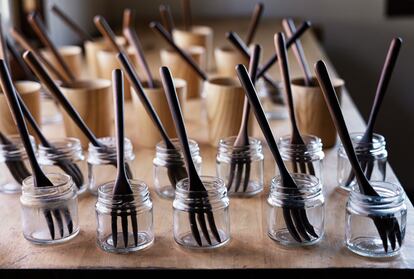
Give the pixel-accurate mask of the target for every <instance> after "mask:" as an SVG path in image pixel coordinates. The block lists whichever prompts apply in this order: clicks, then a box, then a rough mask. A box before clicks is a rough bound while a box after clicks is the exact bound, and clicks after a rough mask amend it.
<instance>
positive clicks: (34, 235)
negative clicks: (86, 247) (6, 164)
mask: <svg viewBox="0 0 414 279" xmlns="http://www.w3.org/2000/svg"><path fill="white" fill-rule="evenodd" d="M46 176H47V178H49V180H50V181H51V182H52V184H53V185H54V186H42V185H38V186H37V187H35V186H34V182H33V176H29V177H28V178H26V179H25V180H24V181H23V187H22V195H21V197H20V204H21V212H22V213H21V216H22V224H23V235H24V237H25V238H26V239H27V240H29V241H30V242H33V243H35V244H57V243H63V242H66V241H68V240H70V239H72V238H74V237H75V236H76V235H77V234H78V233H79V223H78V198H77V194H76V190H75V187H76V186H75V185H74V183H73V181H72V178H71V177H70V176H69V175H66V174H62V173H46Z"/></svg>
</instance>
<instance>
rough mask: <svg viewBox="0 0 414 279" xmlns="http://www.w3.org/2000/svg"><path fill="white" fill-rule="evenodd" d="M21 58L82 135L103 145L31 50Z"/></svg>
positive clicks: (94, 142) (95, 144) (98, 145)
mask: <svg viewBox="0 0 414 279" xmlns="http://www.w3.org/2000/svg"><path fill="white" fill-rule="evenodd" d="M23 59H24V61H26V63H27V64H28V65H29V67H30V69H31V70H32V71H33V72H34V73H35V75H36V76H37V77H38V79H39V80H40V81H41V82H42V83H43V85H44V86H45V87H46V88H47V90H48V91H49V92H50V93H51V94H52V95H53V96H54V97H55V98H56V99H57V100H58V101H59V102H60V104H61V105H62V106H63V108H64V109H65V110H66V112H67V113H68V114H69V116H70V117H71V118H72V120H73V121H74V122H75V123H76V125H77V126H78V127H79V129H80V130H81V131H82V132H83V133H84V135H85V136H86V137H87V138H88V139H89V141H90V142H91V143H92V144H93V145H94V146H97V147H103V146H104V145H103V144H102V143H100V142H99V141H98V139H97V138H96V137H95V135H94V134H93V133H92V131H91V130H90V129H89V128H88V126H86V124H85V122H84V121H83V120H82V118H81V117H80V115H79V113H78V112H77V111H76V110H75V108H74V107H73V106H72V105H71V104H70V103H69V101H68V99H66V97H65V96H64V95H63V93H62V92H61V91H60V89H59V88H58V87H57V85H56V84H55V83H54V82H53V80H52V79H51V78H50V76H49V75H48V74H47V73H46V71H45V69H44V68H43V66H42V65H40V63H39V61H38V60H37V59H36V57H35V56H34V55H33V53H32V52H31V51H29V50H28V51H25V53H24V54H23Z"/></svg>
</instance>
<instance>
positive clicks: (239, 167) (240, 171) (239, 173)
mask: <svg viewBox="0 0 414 279" xmlns="http://www.w3.org/2000/svg"><path fill="white" fill-rule="evenodd" d="M243 166H244V163H243V162H238V163H237V170H236V180H235V184H234V187H235V189H234V192H238V191H239V188H240V184H241V179H242V176H243Z"/></svg>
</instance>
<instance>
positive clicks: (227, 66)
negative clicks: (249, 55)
mask: <svg viewBox="0 0 414 279" xmlns="http://www.w3.org/2000/svg"><path fill="white" fill-rule="evenodd" d="M214 58H215V60H216V72H217V74H218V75H220V76H224V77H237V75H236V70H235V67H236V65H237V64H243V65H245V66H246V67H248V66H249V61H248V60H247V59H246V57H244V56H243V55H242V54H241V53H240V51H237V50H236V49H234V48H232V47H227V46H224V47H218V48H215V49H214Z"/></svg>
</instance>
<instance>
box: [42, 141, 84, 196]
mask: <svg viewBox="0 0 414 279" xmlns="http://www.w3.org/2000/svg"><path fill="white" fill-rule="evenodd" d="M49 142H50V144H51V146H44V145H42V144H40V145H39V155H38V161H39V164H40V166H41V167H42V169H43V170H44V171H45V172H50V173H59V172H63V173H66V174H67V175H69V176H71V177H72V180H73V182H74V183H75V186H76V187H75V189H76V191H77V193H78V195H79V194H81V193H83V192H85V190H86V189H87V186H88V180H87V177H88V176H87V167H86V162H85V156H84V155H83V151H82V146H81V143H80V141H79V140H78V139H76V138H61V139H53V140H50V141H49Z"/></svg>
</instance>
